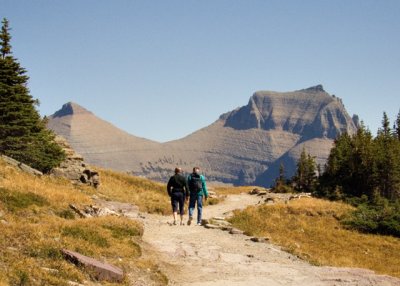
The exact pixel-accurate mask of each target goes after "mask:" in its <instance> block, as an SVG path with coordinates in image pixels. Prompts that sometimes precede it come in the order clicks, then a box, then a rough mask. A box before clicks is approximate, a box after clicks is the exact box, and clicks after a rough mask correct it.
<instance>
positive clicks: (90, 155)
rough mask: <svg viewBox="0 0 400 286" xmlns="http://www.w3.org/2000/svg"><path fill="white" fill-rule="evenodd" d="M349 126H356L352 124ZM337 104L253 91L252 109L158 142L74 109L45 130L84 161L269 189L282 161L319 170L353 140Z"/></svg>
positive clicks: (319, 91) (318, 93)
mask: <svg viewBox="0 0 400 286" xmlns="http://www.w3.org/2000/svg"><path fill="white" fill-rule="evenodd" d="M353 119H354V120H353ZM357 125H358V117H357V116H353V118H352V117H350V116H349V114H348V113H347V112H346V110H345V108H344V106H343V103H342V101H341V99H340V98H338V97H335V96H333V95H329V94H328V93H327V92H325V91H324V89H323V87H322V86H321V85H318V86H315V87H311V88H307V89H302V90H298V91H293V92H274V91H258V92H256V93H254V94H253V96H252V97H251V98H250V100H249V103H248V104H247V105H245V106H243V107H240V108H238V109H236V110H233V111H231V112H228V113H225V114H223V115H221V116H220V118H219V119H218V120H216V121H215V122H214V123H212V124H211V125H209V126H207V127H205V128H203V129H200V130H198V131H196V132H194V133H192V134H190V135H188V136H187V137H184V138H182V139H179V140H174V141H170V142H166V143H158V142H154V141H151V140H147V139H144V138H139V137H136V136H133V135H130V134H128V133H126V132H124V131H122V130H120V129H118V128H117V127H115V126H113V125H111V124H110V123H108V122H106V121H104V120H101V119H99V118H98V117H96V116H95V115H94V114H93V113H91V112H89V111H87V110H86V109H84V108H83V107H81V106H79V105H77V104H75V103H67V104H65V105H64V106H63V107H62V109H61V110H59V111H57V112H56V113H55V114H53V115H52V116H50V117H49V123H48V126H49V128H51V129H52V130H54V131H55V132H56V133H57V134H59V135H62V136H63V137H65V138H66V139H67V141H68V142H69V143H70V145H71V146H72V147H73V148H74V149H75V150H76V151H77V152H78V153H80V154H82V155H83V156H84V158H85V160H86V161H87V162H89V163H90V164H93V165H97V166H102V167H106V168H111V169H116V170H121V171H128V172H131V173H133V174H134V175H139V176H146V177H148V178H151V179H155V180H166V179H167V178H168V177H169V176H170V175H171V173H172V170H173V169H174V168H175V166H181V167H182V168H183V169H184V170H185V171H186V172H190V170H191V168H192V167H193V166H200V167H201V168H202V170H203V172H204V173H205V174H206V176H207V178H208V179H209V180H211V181H216V182H223V183H231V184H238V185H244V184H246V185H247V184H257V185H263V186H269V185H270V184H271V183H272V182H273V180H274V179H275V178H276V177H277V175H278V168H279V165H280V162H283V163H284V165H285V168H286V171H287V176H291V175H292V174H293V172H294V169H295V165H296V161H297V159H298V157H299V155H300V153H301V151H302V149H303V148H305V149H306V150H307V152H309V153H311V154H312V155H313V156H315V157H316V160H317V162H318V163H320V164H324V162H325V160H326V159H327V157H328V155H329V151H330V148H331V147H332V143H333V139H334V138H336V137H337V136H338V135H339V134H340V133H342V132H348V133H354V132H355V131H356V128H357Z"/></svg>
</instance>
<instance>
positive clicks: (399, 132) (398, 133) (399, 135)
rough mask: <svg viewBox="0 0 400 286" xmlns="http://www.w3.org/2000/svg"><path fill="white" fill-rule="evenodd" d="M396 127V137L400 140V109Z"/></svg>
mask: <svg viewBox="0 0 400 286" xmlns="http://www.w3.org/2000/svg"><path fill="white" fill-rule="evenodd" d="M395 122H396V124H395V125H396V127H395V128H394V129H395V136H396V138H397V140H399V141H400V110H399V113H397V118H396V121H395Z"/></svg>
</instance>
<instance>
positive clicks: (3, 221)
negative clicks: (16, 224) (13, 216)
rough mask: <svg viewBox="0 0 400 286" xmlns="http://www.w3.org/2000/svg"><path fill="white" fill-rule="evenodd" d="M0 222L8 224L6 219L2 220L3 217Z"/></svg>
mask: <svg viewBox="0 0 400 286" xmlns="http://www.w3.org/2000/svg"><path fill="white" fill-rule="evenodd" d="M0 223H1V224H4V225H7V224H8V222H7V221H6V220H4V219H2V220H0Z"/></svg>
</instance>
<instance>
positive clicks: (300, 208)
mask: <svg viewBox="0 0 400 286" xmlns="http://www.w3.org/2000/svg"><path fill="white" fill-rule="evenodd" d="M351 209H352V208H351V207H350V206H349V205H346V204H343V203H336V202H329V201H325V200H320V199H314V198H304V199H299V200H293V201H290V202H289V203H287V204H284V203H280V204H276V205H263V206H258V207H248V208H247V209H245V210H243V211H236V212H235V215H234V217H233V218H232V219H231V220H230V221H231V222H232V223H233V224H234V225H235V226H236V227H238V228H240V229H242V230H244V231H245V232H246V233H248V234H249V235H255V236H260V237H268V238H269V239H270V241H271V242H272V243H274V244H277V245H280V246H282V247H283V248H284V249H286V250H288V251H289V252H291V253H293V254H295V255H298V256H299V257H301V258H303V259H305V260H307V261H310V262H311V263H313V264H315V265H329V266H345V267H360V268H367V269H371V270H374V271H376V272H377V273H380V274H388V275H392V276H396V277H400V267H399V265H400V255H399V253H400V239H398V238H394V237H390V236H380V235H372V234H362V233H359V232H356V231H351V230H347V229H345V228H344V227H343V226H342V225H341V224H340V221H339V220H340V218H343V217H345V216H346V215H347V214H348V213H349V211H351Z"/></svg>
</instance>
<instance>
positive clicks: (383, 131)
mask: <svg viewBox="0 0 400 286" xmlns="http://www.w3.org/2000/svg"><path fill="white" fill-rule="evenodd" d="M390 132H391V131H390V122H389V118H388V116H387V114H386V112H383V119H382V128H380V129H379V130H378V135H383V136H385V137H387V136H390V135H391V134H390Z"/></svg>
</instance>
